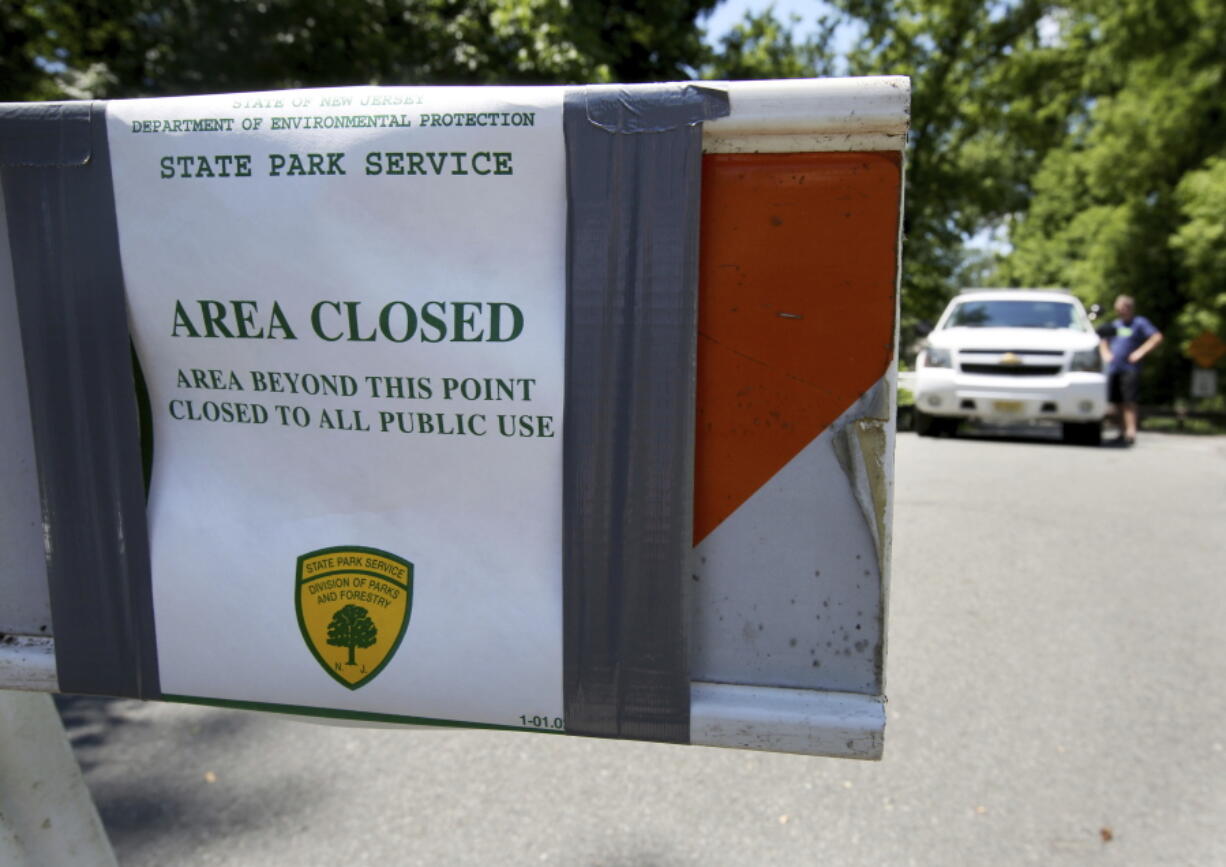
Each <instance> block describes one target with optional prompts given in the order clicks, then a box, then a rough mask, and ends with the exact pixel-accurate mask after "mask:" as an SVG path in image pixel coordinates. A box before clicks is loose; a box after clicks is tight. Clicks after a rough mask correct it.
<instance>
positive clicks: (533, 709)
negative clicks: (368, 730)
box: [107, 88, 566, 728]
mask: <svg viewBox="0 0 1226 867" xmlns="http://www.w3.org/2000/svg"><path fill="white" fill-rule="evenodd" d="M561 101H562V91H561V90H560V89H544V88H454V89H453V88H354V89H338V90H314V91H295V92H286V93H271V94H246V95H238V96H225V97H219V96H211V97H191V98H181V99H151V100H133V101H118V102H112V103H109V104H108V107H107V111H108V118H109V140H110V147H111V159H112V165H113V172H114V180H115V197H116V209H117V213H118V220H119V233H120V246H121V253H122V259H123V269H124V277H125V281H126V284H127V289H128V303H129V305H130V317H131V326H132V331H133V335H134V340H135V344H136V351H137V355H138V357H139V360H140V363H141V365H142V368H143V372H144V376H145V379H146V382H147V386H148V391H149V397H150V402H151V406H152V414H153V436H154V468H153V481H152V490H151V492H150V498H149V517H150V537H151V546H152V557H153V582H154V583H153V591H154V614H155V620H156V628H157V641H158V660H159V666H160V672H161V684H162V690H163V692H164V693H165V694H167V695H171V696H175V695H177V696H184V697H195V698H206V699H220V700H229V701H238V702H252V703H261V704H275V705H284V706H292V707H300V708H317V709H336V710H340V711H343V712H345V713H348V714H352V715H355V716H360V715H362V714H364V713H367V714H393V715H397V716H404V717H414V718H422V719H431V720H457V721H466V722H473V723H490V724H498V725H508V726H524V727H537V728H560V727H561V717H562V624H561V620H562V584H561V473H562V438H561V435H562V429H561V424H562V399H563V360H564V346H563V338H564V327H565V319H564V297H565V249H564V247H565V224H566V206H565V178H564V165H565V157H564V152H563V138H562V105H561Z"/></svg>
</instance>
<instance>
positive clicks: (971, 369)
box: [962, 364, 1060, 376]
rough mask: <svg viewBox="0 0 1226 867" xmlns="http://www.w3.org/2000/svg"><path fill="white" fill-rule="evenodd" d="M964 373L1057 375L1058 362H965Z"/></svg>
mask: <svg viewBox="0 0 1226 867" xmlns="http://www.w3.org/2000/svg"><path fill="white" fill-rule="evenodd" d="M962 372H963V373H985V374H988V375H991V376H1055V375H1056V374H1057V373H1059V372H1060V365H1058V364H1031V365H1023V364H963V365H962Z"/></svg>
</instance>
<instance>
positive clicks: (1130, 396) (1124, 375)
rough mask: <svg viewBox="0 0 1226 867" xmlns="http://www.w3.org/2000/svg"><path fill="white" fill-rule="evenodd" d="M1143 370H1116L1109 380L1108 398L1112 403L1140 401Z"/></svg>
mask: <svg viewBox="0 0 1226 867" xmlns="http://www.w3.org/2000/svg"><path fill="white" fill-rule="evenodd" d="M1140 395H1141V372H1140V371H1139V370H1116V371H1113V372H1112V373H1111V376H1110V378H1109V379H1108V380H1107V400H1109V401H1111V402H1112V403H1140Z"/></svg>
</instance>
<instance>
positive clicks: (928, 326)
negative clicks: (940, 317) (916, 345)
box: [915, 319, 932, 337]
mask: <svg viewBox="0 0 1226 867" xmlns="http://www.w3.org/2000/svg"><path fill="white" fill-rule="evenodd" d="M931 333H932V323H931V322H929V321H927V320H926V319H920V320H919V321H917V322H916V323H915V336H916V337H927V336H928V335H929V334H931Z"/></svg>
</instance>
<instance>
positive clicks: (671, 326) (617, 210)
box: [563, 85, 728, 743]
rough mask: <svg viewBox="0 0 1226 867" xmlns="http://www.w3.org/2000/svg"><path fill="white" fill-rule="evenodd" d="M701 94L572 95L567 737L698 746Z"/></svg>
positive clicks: (714, 106)
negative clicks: (692, 566) (691, 625)
mask: <svg viewBox="0 0 1226 867" xmlns="http://www.w3.org/2000/svg"><path fill="white" fill-rule="evenodd" d="M727 113H728V98H727V95H726V94H724V93H722V92H719V91H714V90H706V89H701V88H697V87H689V86H677V85H669V86H660V87H653V88H634V89H633V90H625V89H621V88H617V87H599V88H585V89H582V90H576V91H572V92H570V93H568V94H567V97H566V104H565V117H564V126H565V132H566V154H567V158H566V159H567V166H566V171H567V198H568V226H567V321H566V410H565V425H564V431H565V433H564V453H565V458H564V470H563V515H564V518H563V521H564V527H563V530H564V536H563V538H564V540H565V541H564V543H563V544H564V549H563V586H564V658H565V703H566V729H567V731H568V732H571V733H574V734H585V735H596V736H605V737H622V738H634V739H639V740H655V741H671V742H676V743H687V742H688V741H689V728H690V725H689V718H690V681H689V666H688V654H687V645H688V635H687V628H686V621H687V611H686V607H685V598H684V592H685V584H686V582H687V581H688V569H687V567H688V561H689V555H690V550H691V547H692V523H693V522H692V513H693V466H694V446H693V436H694V379H695V374H694V358H695V342H696V336H695V332H696V327H697V295H698V219H699V192H700V186H701V171H702V129H701V126H700V124H701V122H702V121H703V120H706V119H712V118H716V117H721V116H723V115H726V114H727Z"/></svg>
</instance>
